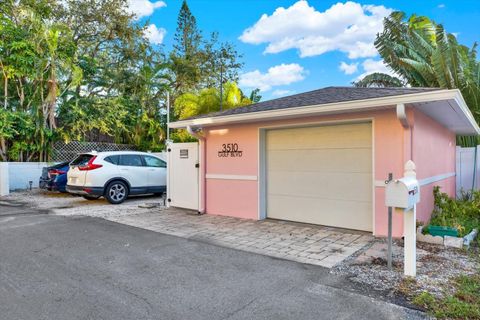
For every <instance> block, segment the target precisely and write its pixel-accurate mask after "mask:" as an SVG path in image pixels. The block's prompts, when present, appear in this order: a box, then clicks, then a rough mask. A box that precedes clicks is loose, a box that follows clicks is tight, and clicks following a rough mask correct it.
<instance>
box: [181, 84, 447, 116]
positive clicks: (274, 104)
mask: <svg viewBox="0 0 480 320" xmlns="http://www.w3.org/2000/svg"><path fill="white" fill-rule="evenodd" d="M436 90H440V89H439V88H357V87H326V88H322V89H318V90H314V91H309V92H304V93H299V94H295V95H292V96H287V97H282V98H278V99H273V100H268V101H263V102H259V103H255V104H251V105H248V106H245V107H239V108H234V109H229V110H225V111H220V112H212V113H209V114H204V115H199V116H196V117H192V118H188V119H186V120H190V119H199V118H209V117H218V116H227V115H235V114H242V113H250V112H259V111H269V110H278V109H287V108H295V107H305V106H313V105H321V104H328V103H335V102H344V101H353V100H365V99H374V98H382V97H388V96H399V95H406V94H413V93H420V92H428V91H436Z"/></svg>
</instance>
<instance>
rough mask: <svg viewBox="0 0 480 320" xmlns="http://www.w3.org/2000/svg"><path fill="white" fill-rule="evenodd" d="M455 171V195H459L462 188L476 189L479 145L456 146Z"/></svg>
mask: <svg viewBox="0 0 480 320" xmlns="http://www.w3.org/2000/svg"><path fill="white" fill-rule="evenodd" d="M455 171H456V174H457V175H456V185H457V196H460V194H461V191H462V190H464V191H470V190H478V189H479V186H480V184H479V183H480V174H479V171H480V146H477V147H476V148H475V147H474V148H462V147H457V160H456V170H455Z"/></svg>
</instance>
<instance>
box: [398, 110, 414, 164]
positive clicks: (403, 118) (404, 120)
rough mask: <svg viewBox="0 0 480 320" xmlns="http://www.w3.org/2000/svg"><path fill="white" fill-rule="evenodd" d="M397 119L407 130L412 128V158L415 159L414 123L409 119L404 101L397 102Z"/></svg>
mask: <svg viewBox="0 0 480 320" xmlns="http://www.w3.org/2000/svg"><path fill="white" fill-rule="evenodd" d="M397 119H398V121H400V123H401V124H402V127H403V128H404V129H406V130H410V160H412V161H413V124H410V122H409V121H408V116H407V111H406V108H405V105H404V104H403V103H399V104H397Z"/></svg>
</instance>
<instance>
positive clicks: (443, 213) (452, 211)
mask: <svg viewBox="0 0 480 320" xmlns="http://www.w3.org/2000/svg"><path fill="white" fill-rule="evenodd" d="M433 195H434V199H435V208H434V210H433V213H432V218H431V220H430V225H434V226H443V227H452V228H456V229H457V230H458V234H459V236H460V237H463V236H465V235H467V234H468V233H469V232H471V231H472V230H473V229H475V228H476V229H478V228H479V227H480V191H473V192H462V195H461V196H460V197H459V199H451V198H450V197H449V196H448V194H446V193H443V192H440V187H438V186H435V187H434V188H433Z"/></svg>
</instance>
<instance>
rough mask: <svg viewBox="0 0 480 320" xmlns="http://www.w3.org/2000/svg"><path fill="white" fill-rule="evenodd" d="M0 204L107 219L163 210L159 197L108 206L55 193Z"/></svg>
mask: <svg viewBox="0 0 480 320" xmlns="http://www.w3.org/2000/svg"><path fill="white" fill-rule="evenodd" d="M0 201H3V202H8V203H23V204H25V205H27V206H28V207H31V208H36V209H40V210H48V211H49V213H50V214H56V215H62V216H74V215H81V216H90V217H99V218H110V217H118V216H126V215H132V214H139V213H146V212H149V211H150V210H151V209H155V210H159V209H160V210H162V209H165V207H164V205H163V204H164V202H163V198H162V197H159V196H153V195H151V196H139V197H130V198H128V199H127V200H126V201H125V202H123V203H122V204H118V205H112V204H110V203H108V202H107V200H105V199H103V198H100V199H98V200H86V199H84V198H83V197H77V196H73V195H71V194H68V193H57V192H50V191H45V190H42V189H33V190H31V191H28V190H27V191H17V192H12V193H11V194H9V195H7V196H3V197H0Z"/></svg>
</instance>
